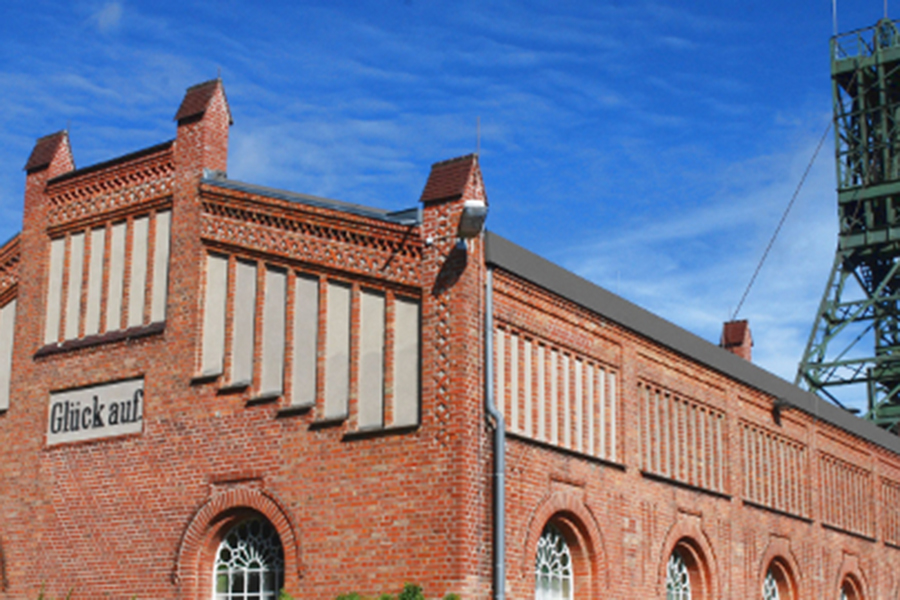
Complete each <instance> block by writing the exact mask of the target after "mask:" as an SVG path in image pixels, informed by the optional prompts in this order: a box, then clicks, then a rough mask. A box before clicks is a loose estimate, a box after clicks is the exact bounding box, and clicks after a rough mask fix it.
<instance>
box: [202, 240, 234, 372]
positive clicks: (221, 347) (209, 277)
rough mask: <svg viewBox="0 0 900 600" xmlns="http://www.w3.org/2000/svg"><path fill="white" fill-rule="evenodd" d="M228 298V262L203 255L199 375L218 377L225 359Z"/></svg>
mask: <svg viewBox="0 0 900 600" xmlns="http://www.w3.org/2000/svg"><path fill="white" fill-rule="evenodd" d="M227 295H228V259H227V258H226V257H224V256H217V255H215V254H207V255H206V295H205V297H204V300H203V342H202V343H203V347H202V351H201V352H202V354H201V364H200V373H201V375H204V376H211V375H221V374H222V370H223V368H224V367H223V360H224V358H225V301H226V297H227Z"/></svg>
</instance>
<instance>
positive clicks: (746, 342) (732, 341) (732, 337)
mask: <svg viewBox="0 0 900 600" xmlns="http://www.w3.org/2000/svg"><path fill="white" fill-rule="evenodd" d="M719 346H720V347H722V348H725V349H726V350H728V351H729V352H731V353H732V354H737V355H738V356H740V357H741V358H743V359H744V360H751V358H750V356H751V348H752V347H753V337H752V336H751V335H750V323H748V322H747V320H746V319H745V320H741V321H727V322H726V323H725V325H724V326H723V327H722V339H721V340H720V341H719Z"/></svg>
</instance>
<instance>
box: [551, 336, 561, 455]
mask: <svg viewBox="0 0 900 600" xmlns="http://www.w3.org/2000/svg"><path fill="white" fill-rule="evenodd" d="M550 443H551V444H558V443H559V352H558V351H556V350H551V351H550Z"/></svg>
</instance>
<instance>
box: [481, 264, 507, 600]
mask: <svg viewBox="0 0 900 600" xmlns="http://www.w3.org/2000/svg"><path fill="white" fill-rule="evenodd" d="M493 275H494V270H493V269H491V268H490V267H488V269H487V278H486V280H485V298H484V353H485V357H484V404H485V410H486V411H487V414H488V417H489V419H488V425H490V419H493V420H494V473H493V475H494V476H493V479H494V598H495V600H504V598H505V597H506V560H505V558H506V540H505V537H504V532H505V531H506V510H505V508H506V425H505V423H504V422H503V415H502V414H501V413H500V412H499V411H498V410H497V406H496V405H495V404H494V335H493V334H494V285H493Z"/></svg>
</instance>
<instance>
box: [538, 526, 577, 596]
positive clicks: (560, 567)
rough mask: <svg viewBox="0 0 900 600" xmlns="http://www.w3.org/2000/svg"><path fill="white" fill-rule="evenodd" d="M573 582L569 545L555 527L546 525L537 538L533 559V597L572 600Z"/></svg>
mask: <svg viewBox="0 0 900 600" xmlns="http://www.w3.org/2000/svg"><path fill="white" fill-rule="evenodd" d="M574 584H575V582H574V581H573V574H572V553H571V552H570V551H569V546H568V544H566V540H565V538H564V537H563V536H562V534H561V533H560V532H559V530H558V529H557V528H556V527H554V526H553V525H547V526H546V527H545V528H544V532H543V533H542V534H541V538H540V539H539V540H538V547H537V556H536V557H535V561H534V598H535V600H572V599H573V598H574V597H575V596H574V589H575V585H574Z"/></svg>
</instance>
